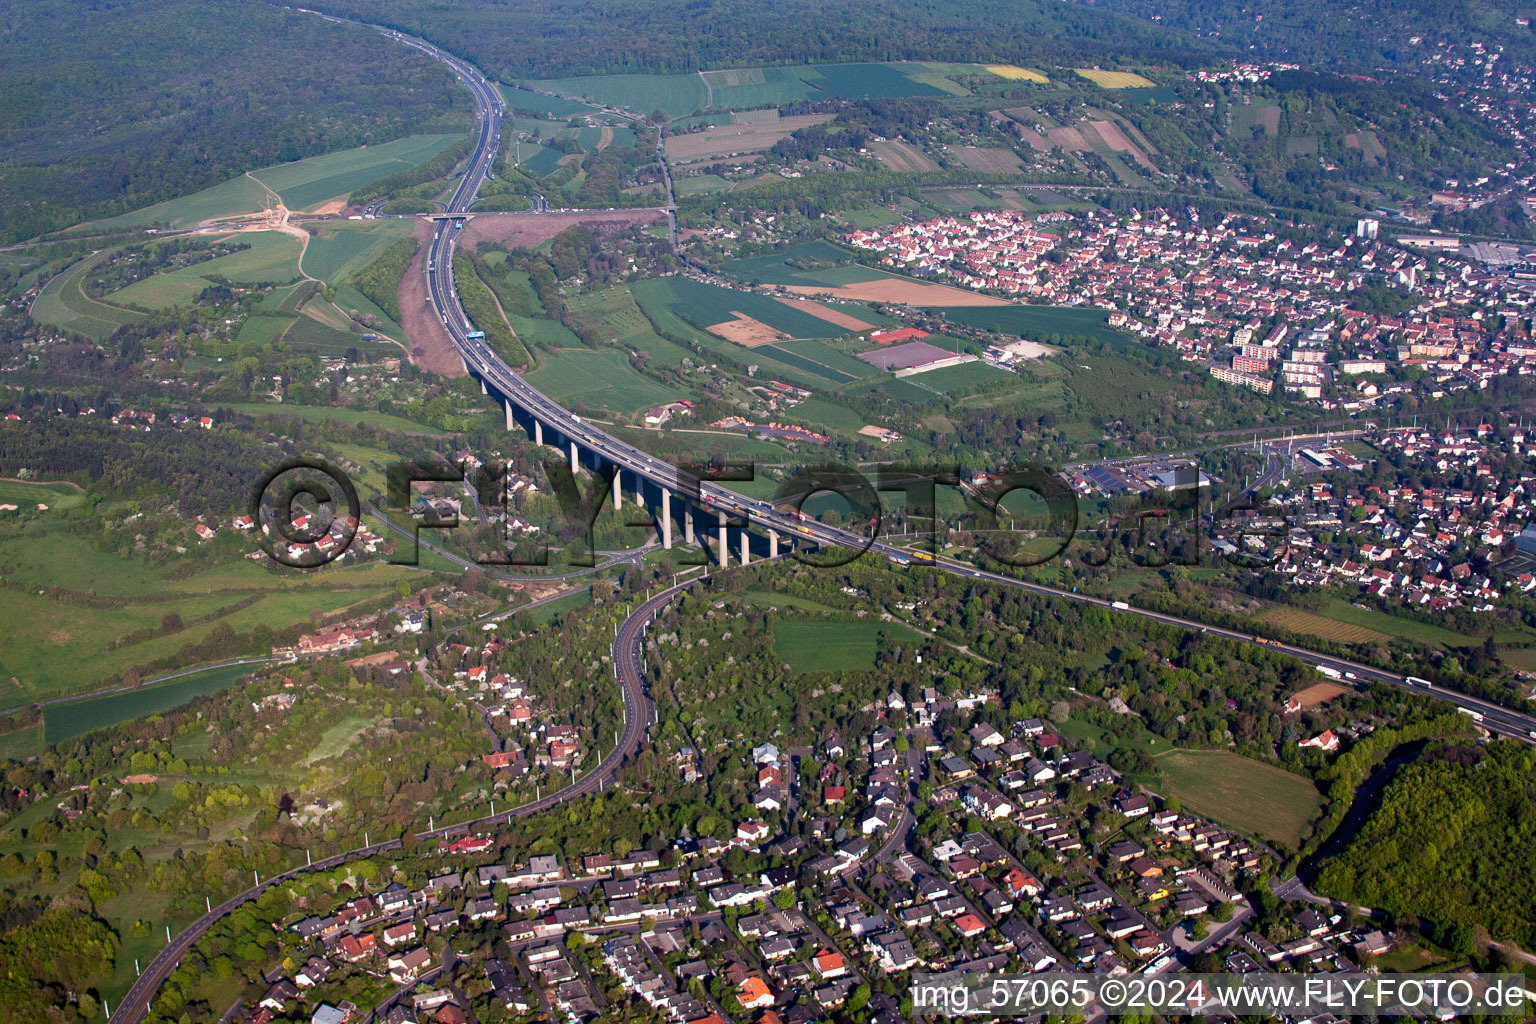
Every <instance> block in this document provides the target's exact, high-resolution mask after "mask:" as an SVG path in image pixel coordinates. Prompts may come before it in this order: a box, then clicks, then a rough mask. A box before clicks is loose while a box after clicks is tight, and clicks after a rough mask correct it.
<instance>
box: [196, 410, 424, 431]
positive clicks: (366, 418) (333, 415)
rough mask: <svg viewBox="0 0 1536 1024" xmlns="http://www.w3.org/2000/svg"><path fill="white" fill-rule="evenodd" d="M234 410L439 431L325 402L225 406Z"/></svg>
mask: <svg viewBox="0 0 1536 1024" xmlns="http://www.w3.org/2000/svg"><path fill="white" fill-rule="evenodd" d="M225 407H226V408H229V409H233V410H234V411H235V412H243V413H246V414H248V415H251V416H292V417H294V418H296V419H303V420H311V421H320V420H337V421H338V422H341V423H367V424H369V425H370V426H376V427H384V428H385V429H387V430H401V431H404V432H406V433H408V434H427V435H430V436H432V437H437V436H439V432H438V431H437V430H435V429H434V428H432V427H429V426H427V425H426V424H425V423H417V422H416V421H415V420H408V419H405V418H403V417H401V416H391V415H390V414H389V413H383V412H374V411H373V410H370V409H337V408H334V407H332V406H326V405H274V404H262V403H259V402H232V403H229V404H227V405H226V406H225Z"/></svg>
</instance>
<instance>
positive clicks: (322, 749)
mask: <svg viewBox="0 0 1536 1024" xmlns="http://www.w3.org/2000/svg"><path fill="white" fill-rule="evenodd" d="M372 724H373V720H372V719H368V718H361V717H358V716H356V715H351V716H348V717H346V718H343V719H342V720H341V721H339V722H337V723H336V724H335V725H333V726H331V727H329V728H328V729H326V730H325V732H323V733H321V734H320V741H319V742H318V743H316V744H315V748H314V749H313V750H311V751H310V752H309V755H308V756H307V757H305V758H304V764H305V766H306V767H308V766H309V765H312V764H314V763H315V762H316V761H324V760H325V759H326V758H328V757H335V756H337V755H338V754H342V753H345V752H346V750H347V748H348V747H350V746H352V744H353V742H354V741H356V739H357V738H358V736H360V735H362V732H363V730H364V729H366V728H368V726H370V725H372Z"/></svg>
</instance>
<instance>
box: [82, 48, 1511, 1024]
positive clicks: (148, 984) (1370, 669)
mask: <svg viewBox="0 0 1536 1024" xmlns="http://www.w3.org/2000/svg"><path fill="white" fill-rule="evenodd" d="M331 20H341V19H331ZM379 31H381V32H383V33H384V34H385V35H387V36H389V37H390V38H392V39H394V40H396V41H398V42H400V43H402V44H404V45H407V46H412V47H415V48H416V49H418V50H421V51H422V52H424V53H427V54H428V55H430V56H432V57H435V58H437V59H438V60H441V61H443V62H444V63H445V64H447V65H448V66H449V68H450V69H451V70H452V71H453V73H454V74H455V75H457V76H458V77H459V79H460V80H461V81H462V82H464V84H465V85H466V86H468V88H469V89H470V91H471V92H472V93H473V94H474V97H475V103H476V105H477V107H478V109H479V125H478V129H477V132H478V134H477V141H476V146H475V150H474V152H473V153H472V154H471V156H470V157H469V162H468V164H467V165H466V168H465V170H464V172H463V175H462V177H461V179H460V181H459V183H458V185H457V187H456V188H455V189H454V192H453V195H452V197H451V199H450V200H449V201H448V202H447V203H446V204H445V209H444V211H443V214H442V215H439V216H438V217H436V218H434V219H435V221H436V223H435V227H434V231H433V234H432V239H431V242H430V245H429V248H428V259H427V271H426V273H427V284H428V297H429V300H430V301H431V303H432V305H433V306H434V307H435V309H436V311H437V313H438V315H439V317H440V318H441V319H442V322H443V326H444V327H445V328H447V330H448V333H449V334H450V336H451V337H452V338H453V341H454V344H455V346H456V347H457V349H458V351H459V355H460V357H461V358H462V359H463V360H464V365H465V368H466V369H467V370H468V371H469V373H470V374H471V375H472V376H474V377H475V378H476V379H477V380H479V382H480V384H481V386H482V388H483V389H484V390H485V392H486V394H487V395H489V396H493V397H494V398H496V399H497V400H498V401H499V402H500V403H502V404H503V406H504V408H505V413H506V420H507V427H508V429H514V428H516V427H517V426H518V425H519V423H520V422H521V423H526V424H527V425H528V427H529V433H530V434H531V435H532V436H533V438H534V440H535V441H537V442H539V443H546V442H547V443H551V444H555V443H557V442H558V443H559V445H560V446H561V447H562V450H563V452H564V454H565V455H566V456H567V457H568V458H569V460H570V464H571V468H572V469H573V470H575V469H576V468H577V467H578V465H579V464H580V463H581V462H582V461H583V460H585V461H587V462H588V463H590V464H591V465H593V466H594V467H601V466H604V465H608V466H612V467H614V468H615V469H616V470H617V471H618V472H619V473H620V474H622V473H629V474H630V475H631V478H632V480H633V481H634V482H635V491H636V493H637V494H641V493H644V491H645V490H649V491H650V492H651V493H652V494H656V495H659V502H658V511H659V515H660V518H659V520H658V525H659V529H660V531H661V536H662V543H663V545H664V546H666V547H669V548H670V547H671V546H672V542H673V530H672V524H673V519H674V515H673V513H674V511H675V509H676V507H677V506H682V508H681V511H682V514H683V517H684V522H683V525H684V529H685V531H687V533H689V534H692V533H693V532H694V513H695V511H698V510H696V509H694V508H693V507H691V506H692V502H691V496H694V495H697V496H698V497H699V499H700V500H701V501H702V502H703V503H704V504H705V508H704V509H703V510H702V511H703V512H712V513H714V516H715V519H714V521H713V522H705V521H702V520H701V522H700V524H699V529H698V533H699V534H700V535H701V536H700V538H699V539H700V540H702V534H703V532H704V528H705V527H706V526H713V527H714V528H715V529H716V530H717V531H718V538H719V539H718V552H717V558H718V559H719V561H720V562H721V563H722V564H726V563H728V562H729V560H730V558H731V555H730V551H729V545H728V543H727V525H726V524H727V522H728V519H729V518H734V519H736V520H737V521H738V522H739V521H745V522H746V523H747V524H748V526H747V528H746V529H739V530H737V533H738V535H739V541H740V545H739V555H738V558H739V560H740V561H741V562H742V563H747V562H749V561H750V560H751V557H752V556H751V549H750V546H749V537H750V533H751V531H752V530H756V531H757V532H758V534H759V535H760V537H761V538H763V539H765V540H766V541H767V545H768V553H769V554H770V555H773V556H777V555H779V554H780V551H779V546H780V542H781V540H783V539H789V540H792V541H795V542H796V543H810V544H814V545H817V546H822V547H841V548H850V549H855V550H858V549H866V550H868V551H871V552H874V553H875V554H877V555H882V556H886V557H890V558H901V559H908V558H909V557H910V552H908V551H906V550H905V549H903V548H900V547H897V546H895V545H893V544H889V543H887V542H884V541H881V540H878V539H875V540H871V539H869V538H867V537H864V536H861V535H859V534H856V533H854V532H852V531H848V530H843V529H840V528H837V527H832V526H828V525H825V524H822V523H819V522H816V521H815V520H811V519H804V518H802V517H800V516H799V515H798V514H797V513H795V512H792V511H787V510H785V509H782V508H779V507H778V506H775V505H772V504H771V503H768V502H761V501H757V500H754V499H751V498H748V497H746V496H744V495H741V494H738V493H736V492H733V491H731V490H729V489H727V488H725V487H723V486H721V485H719V484H717V483H711V482H707V481H700V480H698V479H696V478H692V477H690V475H689V474H687V473H685V472H682V471H680V470H679V469H678V468H677V467H675V466H672V465H670V464H668V463H666V462H663V461H661V460H659V459H656V458H654V457H652V456H651V455H649V454H647V453H646V452H643V451H641V450H640V449H638V448H636V447H634V446H633V445H630V444H627V443H626V442H624V441H622V440H620V439H618V438H615V437H613V436H611V435H609V434H607V433H606V432H604V431H602V430H600V429H598V428H597V427H596V426H594V425H592V424H589V423H586V422H584V421H583V420H582V419H581V417H579V416H577V415H575V414H573V413H571V412H570V411H569V410H567V409H565V408H564V407H563V406H561V405H559V404H558V403H557V402H554V401H553V400H551V399H550V398H548V397H547V396H545V395H544V394H542V393H541V392H540V391H538V390H537V389H536V388H534V387H532V386H531V385H530V384H528V382H527V381H526V380H524V379H523V378H522V377H521V376H520V375H519V374H518V373H517V372H516V371H515V370H514V369H513V368H512V367H510V366H509V365H507V363H506V362H505V361H503V360H502V359H501V357H500V356H498V355H497V354H496V353H495V352H494V351H493V350H492V349H491V348H490V346H489V345H487V344H486V342H485V338H484V336H483V335H482V334H481V333H480V332H478V331H476V330H475V328H474V326H473V325H472V324H471V323H470V321H469V318H468V317H467V316H466V315H465V314H464V310H463V307H462V306H461V305H460V304H459V299H458V294H457V292H456V291H455V289H454V285H453V252H454V247H455V245H456V244H457V241H458V238H459V235H460V233H461V232H462V230H463V226H464V217H463V215H465V214H467V213H468V211H469V207H470V206H471V204H472V203H473V202H474V200H475V196H476V194H477V192H478V191H479V188H480V185H481V183H483V182H484V180H485V178H486V175H487V174H489V173H490V171H491V168H492V161H493V160H494V159H495V156H496V152H497V149H498V147H499V146H500V141H501V131H502V122H503V118H504V115H505V113H506V107H505V104H504V103H503V101H502V99H501V96H500V94H499V93H498V92H497V90H496V88H495V86H493V85H492V84H491V83H490V82H488V81H487V80H486V79H485V78H484V76H482V75H481V74H480V73H479V71H477V70H476V69H475V68H473V67H471V66H470V65H469V64H467V63H465V62H464V61H462V60H459V59H458V58H456V57H454V56H452V55H450V54H447V53H445V52H443V51H442V50H440V49H438V48H437V47H435V46H433V45H432V44H430V43H427V42H425V41H424V40H420V39H414V38H412V37H409V36H406V35H404V34H402V33H399V32H396V31H394V30H391V29H384V28H380V29H379ZM621 479H622V478H621V476H617V475H616V476H615V478H614V480H615V496H616V497H617V495H618V494H619V493H620V486H621V484H620V481H621ZM685 539H687V540H690V541H691V540H693V539H694V538H693V537H692V536H688V537H686V538H685ZM926 564H927V565H930V566H931V567H932V568H934V569H937V570H940V571H944V572H948V573H951V574H953V575H955V576H958V577H961V578H967V579H973V580H977V581H980V582H987V583H992V584H996V585H999V586H1007V587H1016V588H1019V589H1022V590H1027V591H1030V592H1032V593H1037V594H1042V595H1046V596H1050V597H1053V598H1056V599H1059V600H1064V601H1075V602H1079V603H1083V604H1091V605H1096V606H1099V607H1102V608H1104V609H1106V610H1108V611H1109V612H1110V613H1111V614H1125V615H1136V616H1140V617H1142V618H1144V619H1150V620H1152V621H1155V622H1161V623H1164V624H1166V625H1173V626H1179V627H1183V628H1186V629H1192V630H1199V631H1201V632H1205V633H1210V634H1212V635H1214V636H1221V637H1224V638H1227V639H1230V640H1236V641H1239V642H1243V643H1252V644H1256V645H1261V646H1264V647H1267V648H1269V649H1271V650H1276V651H1280V652H1283V653H1285V654H1290V655H1293V656H1295V657H1297V658H1301V659H1303V660H1306V661H1309V662H1311V663H1312V664H1314V665H1317V666H1320V667H1324V668H1328V669H1331V670H1333V671H1336V672H1338V673H1340V675H1341V676H1342V675H1344V674H1345V673H1348V674H1349V675H1350V676H1351V677H1352V678H1353V679H1354V680H1356V681H1359V682H1382V683H1388V684H1391V685H1395V686H1403V687H1408V688H1410V689H1415V690H1416V692H1419V693H1423V694H1425V695H1427V696H1430V697H1434V698H1437V699H1440V700H1444V701H1449V702H1450V703H1452V704H1454V705H1455V706H1456V707H1457V708H1458V709H1460V710H1462V711H1464V712H1466V713H1468V714H1471V715H1474V716H1476V717H1477V718H1478V720H1479V722H1480V724H1481V725H1482V726H1483V727H1484V728H1486V729H1487V730H1489V731H1490V732H1491V733H1494V734H1496V735H1501V736H1506V737H1510V738H1514V739H1520V740H1524V741H1527V742H1530V741H1531V740H1533V739H1536V716H1532V715H1527V714H1524V713H1522V712H1518V711H1514V710H1511V709H1508V708H1504V707H1502V706H1500V705H1498V704H1494V703H1492V702H1489V701H1485V700H1481V699H1479V698H1476V697H1470V696H1467V695H1466V694H1461V693H1455V692H1452V691H1448V690H1444V689H1438V688H1434V689H1425V688H1422V687H1418V686H1415V684H1413V683H1410V682H1408V681H1407V679H1405V678H1404V677H1402V676H1399V675H1396V674H1395V673H1390V672H1386V671H1383V670H1382V669H1379V668H1376V667H1374V666H1370V665H1364V664H1361V663H1358V662H1353V661H1349V660H1347V659H1343V658H1338V657H1334V656H1332V655H1323V654H1319V653H1317V652H1314V651H1311V650H1308V649H1306V648H1303V647H1297V646H1293V645H1290V644H1283V643H1279V642H1278V641H1274V640H1269V639H1266V638H1262V637H1256V636H1252V635H1250V634H1246V633H1242V632H1238V631H1235V630H1230V629H1225V628H1221V627H1217V626H1208V625H1205V624H1202V623H1199V622H1195V621H1193V620H1189V619H1184V618H1180V617H1178V616H1174V615H1167V614H1163V613H1161V612H1156V611H1151V610H1148V609H1141V608H1132V607H1128V606H1125V605H1124V604H1123V603H1122V602H1111V601H1109V600H1106V599H1102V598H1097V597H1092V596H1089V595H1086V594H1079V593H1075V592H1071V591H1064V590H1059V589H1056V588H1054V587H1047V586H1043V585H1041V584H1037V583H1031V582H1028V581H1025V580H1020V579H1016V578H1014V577H1011V576H1005V575H1002V574H1000V573H995V572H990V571H988V570H986V569H982V568H979V567H977V566H974V565H970V564H968V563H964V562H959V561H954V560H951V559H947V558H942V557H940V558H933V559H931V560H927V561H926ZM691 585H692V584H691V583H684V584H678V585H676V586H673V587H670V588H667V589H665V590H662V591H660V592H658V593H656V594H655V595H653V596H651V597H649V598H647V599H646V600H645V601H644V602H642V603H641V605H640V606H639V607H638V608H636V609H635V611H634V612H633V613H631V614H630V616H629V617H628V618H627V619H626V620H625V621H624V622H623V624H622V625H621V626H620V627H619V629H618V631H617V634H616V636H615V638H614V644H613V650H612V655H613V664H614V666H615V671H616V674H617V675H618V681H619V685H620V688H621V692H622V694H623V701H624V729H623V732H622V735H621V737H620V741H619V743H618V744H617V745H616V746H615V749H614V750H613V751H612V752H611V753H610V754H609V755H608V756H607V757H605V758H604V759H603V761H602V762H601V763H600V764H599V766H598V767H597V768H596V769H595V770H594V771H592V772H589V773H588V774H586V775H584V776H582V777H581V778H580V779H579V780H577V781H576V782H575V783H574V784H572V785H571V786H568V787H566V788H564V789H562V790H560V791H558V792H555V793H551V794H549V795H548V796H545V797H542V798H540V799H537V800H534V801H531V802H530V803H527V804H523V805H522V806H519V807H516V808H512V809H509V810H505V811H502V812H501V813H499V814H497V815H494V816H487V817H484V818H479V819H476V820H474V821H471V822H463V823H459V824H455V825H452V826H446V827H444V828H439V829H433V830H431V831H428V832H422V833H418V834H417V839H418V840H433V839H441V838H443V837H446V836H449V835H456V834H460V833H465V832H468V831H471V830H483V829H487V828H490V827H493V826H495V825H497V824H500V823H504V822H506V821H508V820H510V819H511V818H512V817H516V816H523V815H528V814H535V813H538V812H540V811H544V810H548V809H550V808H552V807H554V806H557V805H558V804H561V803H564V802H567V801H569V800H572V799H576V798H579V797H582V796H585V795H587V794H590V793H592V792H595V791H597V790H599V789H601V788H602V787H604V786H606V785H607V783H608V782H609V781H610V780H611V779H612V778H613V776H614V775H615V774H616V773H617V771H618V770H619V768H620V767H621V766H622V765H623V764H624V763H625V762H626V761H627V760H628V759H629V758H630V757H631V756H633V754H634V752H635V751H636V750H637V749H638V748H639V745H640V742H641V740H642V738H643V737H644V735H645V732H646V730H647V728H648V726H649V724H650V723H651V721H652V719H653V715H654V711H653V708H652V705H651V702H650V697H649V694H648V692H647V685H646V682H645V678H644V661H643V657H642V647H641V645H642V638H643V635H644V632H645V629H646V628H647V627H648V626H649V624H650V623H651V622H653V621H654V620H655V617H656V616H657V615H658V614H659V613H660V611H661V609H662V608H663V607H665V605H666V604H667V603H668V602H670V601H671V600H672V599H673V598H674V597H676V596H677V594H678V593H680V592H681V591H682V590H684V589H686V588H687V587H688V586H691ZM401 845H402V844H401V841H400V840H398V839H395V840H391V841H389V842H384V843H375V844H372V845H367V846H363V847H359V848H357V849H355V850H350V851H347V852H345V853H339V854H336V855H334V856H331V857H327V858H325V859H324V860H321V861H316V862H314V864H313V865H306V866H305V867H300V868H294V869H292V870H290V871H287V872H284V873H283V874H280V875H275V876H273V877H272V878H269V879H266V880H263V881H258V882H257V884H255V885H253V886H251V887H250V888H248V889H246V890H245V891H243V892H241V893H237V894H236V895H234V896H231V897H230V898H229V899H227V900H225V901H224V902H223V903H220V904H219V905H218V906H216V907H214V908H212V910H211V911H210V912H209V913H207V914H205V915H203V916H202V917H201V918H199V919H197V920H196V921H194V922H193V923H192V924H191V925H189V926H188V927H187V928H185V929H183V930H182V932H181V934H180V935H177V936H176V937H175V938H173V939H172V941H171V942H170V944H168V945H167V947H166V948H165V949H164V950H162V951H161V953H160V954H159V955H158V956H156V957H155V959H154V960H153V961H151V963H150V965H149V967H148V968H147V969H146V970H145V971H144V972H143V973H142V975H141V976H140V977H139V978H138V980H137V981H136V982H135V983H134V985H133V986H132V988H130V989H129V991H128V993H127V995H126V996H125V998H124V999H123V1000H122V1002H121V1003H120V1004H119V1005H118V1007H117V1009H116V1010H115V1011H114V1012H113V1013H112V1016H111V1018H110V1019H111V1022H112V1024H140V1022H142V1021H143V1020H144V1018H145V1017H146V1016H147V1014H148V1012H149V1007H150V1004H151V1001H152V999H153V996H154V993H155V992H156V991H157V990H158V989H159V987H160V985H162V984H163V983H164V981H165V979H166V978H167V977H169V976H170V974H171V972H172V971H173V970H174V969H175V967H176V964H177V963H179V962H180V960H181V957H182V955H183V954H184V953H185V952H186V951H187V949H188V948H190V947H191V945H192V944H193V943H194V942H196V941H197V939H198V938H200V937H201V936H202V935H203V934H205V933H206V932H207V930H208V928H209V927H211V926H212V925H213V924H214V923H215V922H216V921H218V920H219V919H220V918H222V917H223V916H224V915H226V914H228V913H230V912H232V911H233V910H235V909H236V908H237V907H239V906H241V905H242V904H244V903H245V902H247V901H249V900H251V899H254V898H255V897H256V896H258V895H259V894H260V893H261V892H263V891H264V890H265V889H266V888H267V887H269V886H271V885H275V884H279V883H281V882H283V881H287V880H290V879H292V878H294V877H296V876H297V875H298V874H299V873H301V872H303V871H305V870H311V869H313V870H325V869H328V868H331V867H336V866H338V865H341V864H344V863H346V862H348V861H351V860H357V859H361V858H364V857H371V856H375V855H377V854H380V853H386V852H389V851H391V850H397V849H400V848H401Z"/></svg>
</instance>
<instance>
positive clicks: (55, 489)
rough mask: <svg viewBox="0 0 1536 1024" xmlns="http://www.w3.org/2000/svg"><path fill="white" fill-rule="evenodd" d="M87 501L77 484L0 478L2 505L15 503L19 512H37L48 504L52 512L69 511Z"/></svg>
mask: <svg viewBox="0 0 1536 1024" xmlns="http://www.w3.org/2000/svg"><path fill="white" fill-rule="evenodd" d="M83 501H85V495H84V494H82V493H81V491H80V488H79V487H77V486H76V485H75V484H72V483H66V482H63V481H55V480H9V479H6V480H0V505H15V506H16V507H17V511H18V512H36V511H38V508H37V506H38V505H47V506H48V510H49V511H52V512H67V511H69V510H70V509H72V508H75V507H76V506H77V505H79V504H80V503H81V502H83Z"/></svg>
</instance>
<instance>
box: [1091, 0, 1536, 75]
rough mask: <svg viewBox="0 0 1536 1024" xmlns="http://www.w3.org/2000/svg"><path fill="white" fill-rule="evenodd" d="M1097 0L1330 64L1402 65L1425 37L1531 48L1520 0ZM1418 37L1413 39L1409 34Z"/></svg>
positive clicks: (1175, 25) (1192, 31)
mask: <svg viewBox="0 0 1536 1024" xmlns="http://www.w3.org/2000/svg"><path fill="white" fill-rule="evenodd" d="M1095 5H1096V6H1100V7H1105V8H1108V9H1109V10H1112V11H1118V12H1121V13H1124V14H1129V15H1133V16H1135V17H1138V18H1156V19H1157V20H1158V21H1159V23H1161V24H1163V25H1166V26H1168V27H1169V28H1171V29H1174V30H1177V31H1181V32H1187V33H1189V35H1190V36H1191V37H1195V38H1202V39H1209V40H1215V39H1218V38H1219V39H1220V40H1221V41H1222V42H1223V43H1225V44H1226V45H1228V46H1232V47H1234V48H1236V49H1238V50H1241V51H1244V52H1248V53H1251V54H1256V55H1260V56H1263V57H1266V58H1270V59H1274V60H1294V61H1300V62H1301V63H1307V64H1324V65H1332V66H1335V67H1348V68H1375V67H1379V66H1382V65H1386V66H1394V65H1396V66H1406V65H1409V64H1412V63H1413V62H1414V61H1416V60H1417V59H1419V57H1421V56H1422V55H1423V53H1424V52H1425V48H1426V44H1427V45H1429V46H1433V45H1434V44H1435V43H1438V42H1441V41H1445V42H1450V43H1455V44H1466V43H1469V42H1472V41H1474V40H1478V39H1481V40H1483V41H1485V42H1490V43H1491V42H1499V43H1502V44H1505V45H1506V46H1510V47H1515V48H1516V50H1517V52H1524V53H1526V54H1529V53H1530V52H1531V48H1532V43H1533V39H1536V37H1533V36H1532V34H1531V31H1530V29H1529V28H1519V27H1517V26H1516V25H1515V24H1514V18H1515V15H1516V13H1517V12H1522V11H1525V10H1526V9H1528V7H1529V6H1530V5H1529V4H1527V3H1525V2H1524V0H1387V2H1385V3H1378V2H1372V0H1310V2H1308V3H1304V4H1298V3H1294V2H1288V0H1245V2H1244V3H1243V5H1242V14H1241V15H1240V16H1234V14H1235V12H1234V11H1233V10H1232V8H1231V7H1230V6H1227V5H1223V4H1211V3H1206V2H1203V0H1095ZM1415 39H1417V40H1420V42H1419V43H1414V42H1411V40H1415Z"/></svg>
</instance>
